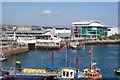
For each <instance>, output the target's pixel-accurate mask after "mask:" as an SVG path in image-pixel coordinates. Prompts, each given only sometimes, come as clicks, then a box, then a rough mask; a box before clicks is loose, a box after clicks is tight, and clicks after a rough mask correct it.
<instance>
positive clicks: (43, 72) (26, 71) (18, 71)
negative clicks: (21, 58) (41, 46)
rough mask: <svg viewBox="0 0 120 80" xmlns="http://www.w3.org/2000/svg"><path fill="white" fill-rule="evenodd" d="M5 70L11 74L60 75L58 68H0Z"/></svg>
mask: <svg viewBox="0 0 120 80" xmlns="http://www.w3.org/2000/svg"><path fill="white" fill-rule="evenodd" d="M0 70H1V71H3V72H9V75H27V76H58V75H60V74H59V73H58V71H57V70H53V71H49V70H46V69H35V68H16V69H15V68H14V67H4V68H1V69H0Z"/></svg>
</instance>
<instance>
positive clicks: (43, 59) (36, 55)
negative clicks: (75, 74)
mask: <svg viewBox="0 0 120 80" xmlns="http://www.w3.org/2000/svg"><path fill="white" fill-rule="evenodd" d="M89 48H90V46H86V50H85V51H82V50H78V51H75V50H71V49H68V50H67V52H68V61H69V67H73V68H75V60H76V57H77V58H78V59H79V69H80V70H83V69H84V68H88V67H89V64H90V55H89V54H88V51H89ZM119 48H120V45H95V46H93V61H94V62H96V63H97V67H99V68H100V69H101V73H102V74H103V77H104V78H116V77H117V76H116V75H115V74H114V73H113V72H112V70H113V69H116V68H118V49H119ZM54 53H55V54H54V60H55V61H54V63H55V65H57V66H59V67H60V68H61V67H65V57H66V54H65V53H66V51H65V50H63V51H61V50H56V51H54ZM15 58H17V59H18V60H20V61H21V64H22V67H33V68H41V67H46V66H49V65H51V63H52V62H51V61H52V60H51V51H49V50H34V51H29V52H28V53H24V54H18V55H17V56H15V55H11V56H10V57H9V58H8V60H7V61H6V62H4V63H3V66H5V67H13V66H14V63H15Z"/></svg>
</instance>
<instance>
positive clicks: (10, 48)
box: [2, 44, 29, 56]
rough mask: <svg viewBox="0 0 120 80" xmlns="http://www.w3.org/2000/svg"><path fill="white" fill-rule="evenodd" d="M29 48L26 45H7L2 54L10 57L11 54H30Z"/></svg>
mask: <svg viewBox="0 0 120 80" xmlns="http://www.w3.org/2000/svg"><path fill="white" fill-rule="evenodd" d="M28 51H29V48H28V45H26V44H17V45H7V46H3V47H2V52H3V53H4V54H5V56H9V55H11V54H19V53H24V52H28Z"/></svg>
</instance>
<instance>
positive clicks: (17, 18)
mask: <svg viewBox="0 0 120 80" xmlns="http://www.w3.org/2000/svg"><path fill="white" fill-rule="evenodd" d="M83 20H98V21H101V22H103V23H104V24H105V25H107V26H118V3H117V2H3V3H2V23H3V24H15V25H40V26H41V25H42V26H43V25H45V26H72V22H75V21H83Z"/></svg>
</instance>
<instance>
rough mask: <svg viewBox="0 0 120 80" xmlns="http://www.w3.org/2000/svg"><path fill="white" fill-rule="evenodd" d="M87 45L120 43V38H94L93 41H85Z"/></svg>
mask: <svg viewBox="0 0 120 80" xmlns="http://www.w3.org/2000/svg"><path fill="white" fill-rule="evenodd" d="M85 44H86V45H104V44H110V45H112V44H120V40H101V41H100V40H93V41H85Z"/></svg>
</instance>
